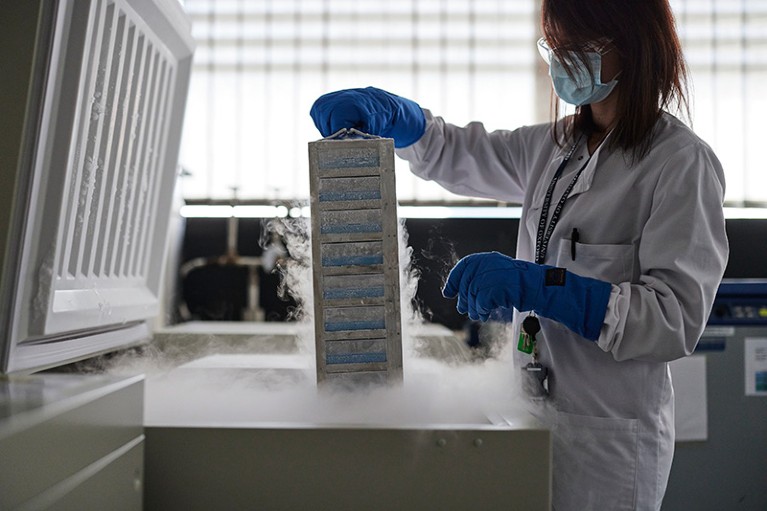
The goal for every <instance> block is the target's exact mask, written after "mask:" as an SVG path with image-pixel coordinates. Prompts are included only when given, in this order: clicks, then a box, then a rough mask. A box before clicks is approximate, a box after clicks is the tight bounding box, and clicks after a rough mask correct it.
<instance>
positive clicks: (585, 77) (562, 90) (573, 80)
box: [538, 39, 618, 106]
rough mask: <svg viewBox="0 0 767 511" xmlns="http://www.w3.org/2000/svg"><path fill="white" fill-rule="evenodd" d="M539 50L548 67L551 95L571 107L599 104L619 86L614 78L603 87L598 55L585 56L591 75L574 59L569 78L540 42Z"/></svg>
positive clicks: (600, 59) (600, 56)
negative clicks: (551, 85)
mask: <svg viewBox="0 0 767 511" xmlns="http://www.w3.org/2000/svg"><path fill="white" fill-rule="evenodd" d="M538 47H539V49H540V50H541V55H543V57H544V59H546V61H547V62H548V63H549V75H550V76H551V82H552V84H553V85H554V92H556V93H557V96H559V97H560V98H561V99H562V100H563V101H565V102H567V103H570V104H571V105H575V106H581V105H589V104H591V103H598V102H599V101H602V100H603V99H605V98H606V97H607V96H609V95H610V93H611V92H612V91H613V89H615V86H616V85H617V84H618V80H617V77H616V78H614V79H612V80H610V81H609V82H607V83H602V80H601V76H602V55H601V53H600V52H599V51H587V52H586V58H588V64H589V66H590V67H591V71H589V66H587V65H586V64H585V63H584V62H581V61H580V60H579V59H577V58H574V59H573V63H572V65H571V68H572V71H573V76H572V77H571V76H570V75H568V74H567V70H566V69H565V67H564V66H563V65H562V63H561V62H560V61H559V59H558V58H557V57H556V55H554V54H553V52H552V51H551V50H549V49H548V46H547V45H546V44H545V41H544V40H543V39H542V40H541V41H539V43H538ZM544 51H545V53H544Z"/></svg>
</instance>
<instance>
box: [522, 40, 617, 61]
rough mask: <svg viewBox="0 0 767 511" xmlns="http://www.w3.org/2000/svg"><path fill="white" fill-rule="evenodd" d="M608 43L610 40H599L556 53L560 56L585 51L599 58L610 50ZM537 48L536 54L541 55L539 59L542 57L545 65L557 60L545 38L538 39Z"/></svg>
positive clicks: (561, 49) (562, 49) (559, 49)
mask: <svg viewBox="0 0 767 511" xmlns="http://www.w3.org/2000/svg"><path fill="white" fill-rule="evenodd" d="M610 43H612V41H611V40H610V39H600V40H598V41H593V42H589V43H585V44H583V45H580V47H578V48H576V47H570V48H567V47H563V48H557V51H558V52H559V53H560V54H563V53H565V54H566V53H570V54H573V55H575V52H576V51H578V50H580V51H585V52H594V53H598V54H599V55H600V56H602V55H604V54H606V53H609V52H610V50H611V49H612V48H609V46H610ZM537 46H538V53H540V54H541V57H543V60H545V61H546V63H547V64H551V61H552V60H554V59H557V58H558V57H557V55H556V53H555V51H554V49H553V48H552V47H551V46H549V43H548V42H547V41H546V38H545V37H541V38H540V39H538V44H537ZM571 60H574V59H571Z"/></svg>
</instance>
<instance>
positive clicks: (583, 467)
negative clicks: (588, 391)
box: [553, 412, 638, 511]
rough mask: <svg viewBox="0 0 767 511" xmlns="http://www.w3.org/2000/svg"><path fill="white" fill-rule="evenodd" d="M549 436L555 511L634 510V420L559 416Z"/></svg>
mask: <svg viewBox="0 0 767 511" xmlns="http://www.w3.org/2000/svg"><path fill="white" fill-rule="evenodd" d="M553 436H554V439H553V442H554V477H553V479H554V495H553V503H554V509H556V511H566V510H578V511H587V510H600V511H601V510H605V509H610V510H613V511H620V510H624V509H634V502H635V494H636V477H637V441H638V421H637V420H636V419H620V418H603V417H590V416H585V415H574V414H569V413H564V412H559V413H558V414H557V423H556V424H555V426H554V430H553Z"/></svg>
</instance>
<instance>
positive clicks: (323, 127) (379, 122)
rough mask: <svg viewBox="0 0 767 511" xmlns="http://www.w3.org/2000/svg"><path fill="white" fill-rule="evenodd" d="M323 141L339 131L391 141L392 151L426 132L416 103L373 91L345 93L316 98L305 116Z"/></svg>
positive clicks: (339, 92)
mask: <svg viewBox="0 0 767 511" xmlns="http://www.w3.org/2000/svg"><path fill="white" fill-rule="evenodd" d="M309 115H311V116H312V120H313V121H314V125H315V126H317V129H318V130H320V133H322V136H323V137H328V136H330V135H332V134H333V133H335V132H337V131H338V130H340V129H342V128H355V129H358V130H360V131H362V132H365V133H368V134H370V135H377V136H379V137H386V138H393V139H394V147H396V148H401V147H407V146H409V145H410V144H413V143H414V142H416V141H417V140H418V139H419V138H421V135H423V133H424V131H425V130H426V118H425V117H424V115H423V111H422V110H421V107H420V106H418V103H416V102H414V101H411V100H409V99H405V98H401V97H399V96H396V95H394V94H391V93H389V92H386V91H384V90H381V89H376V88H374V87H367V88H365V89H347V90H340V91H337V92H330V93H328V94H325V95H323V96H320V97H319V98H318V99H317V101H315V102H314V105H312V109H311V111H310V112H309Z"/></svg>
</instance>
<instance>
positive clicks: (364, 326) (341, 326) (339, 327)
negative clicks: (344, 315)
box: [325, 319, 386, 332]
mask: <svg viewBox="0 0 767 511" xmlns="http://www.w3.org/2000/svg"><path fill="white" fill-rule="evenodd" d="M384 328H386V321H385V320H383V319H380V320H372V321H333V322H330V321H328V322H326V323H325V331H326V332H342V331H344V330H382V329H384Z"/></svg>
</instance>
